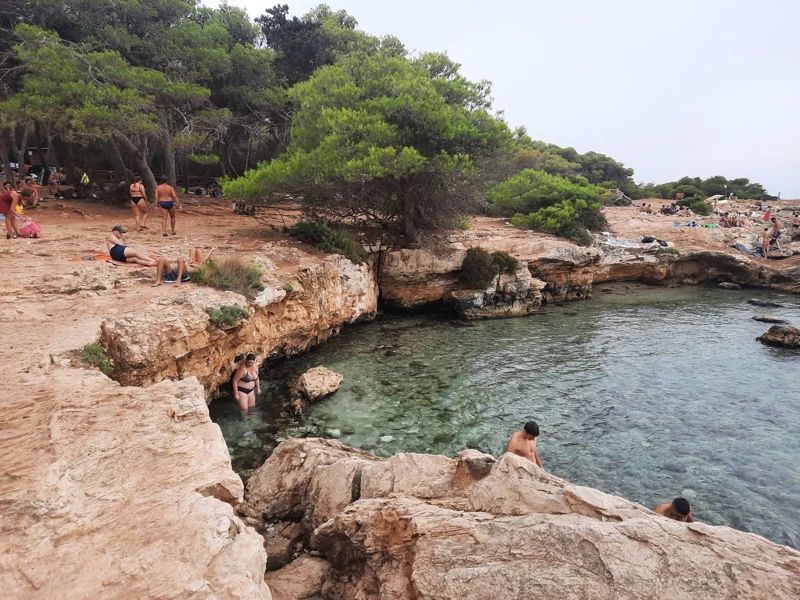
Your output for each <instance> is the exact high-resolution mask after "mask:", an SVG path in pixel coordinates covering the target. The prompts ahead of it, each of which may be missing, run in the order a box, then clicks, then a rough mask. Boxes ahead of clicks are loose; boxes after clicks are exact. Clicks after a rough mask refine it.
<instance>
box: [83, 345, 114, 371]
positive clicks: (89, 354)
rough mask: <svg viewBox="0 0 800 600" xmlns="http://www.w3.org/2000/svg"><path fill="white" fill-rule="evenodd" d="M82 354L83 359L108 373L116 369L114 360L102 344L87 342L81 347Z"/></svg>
mask: <svg viewBox="0 0 800 600" xmlns="http://www.w3.org/2000/svg"><path fill="white" fill-rule="evenodd" d="M81 356H82V357H83V360H85V361H86V362H87V363H89V364H90V365H92V366H93V367H97V368H98V369H100V370H101V371H102V372H103V373H105V374H106V375H108V374H109V373H111V371H112V370H113V369H114V361H113V360H112V359H111V358H109V357H108V355H107V354H106V349H105V348H103V347H102V346H101V345H100V344H97V343H94V344H86V345H85V346H84V347H83V348H81Z"/></svg>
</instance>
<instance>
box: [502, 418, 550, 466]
mask: <svg viewBox="0 0 800 600" xmlns="http://www.w3.org/2000/svg"><path fill="white" fill-rule="evenodd" d="M538 438H539V425H538V424H537V423H536V421H528V422H527V423H525V427H523V428H522V429H521V430H520V431H515V432H514V433H513V434H512V435H511V439H510V440H509V441H508V448H506V452H511V453H512V454H516V455H517V456H524V457H525V458H527V459H528V460H529V461H531V462H533V463H536V465H537V466H538V467H539V468H540V469H544V467H543V466H542V461H541V460H539V453H538V452H537V451H536V442H537V440H538Z"/></svg>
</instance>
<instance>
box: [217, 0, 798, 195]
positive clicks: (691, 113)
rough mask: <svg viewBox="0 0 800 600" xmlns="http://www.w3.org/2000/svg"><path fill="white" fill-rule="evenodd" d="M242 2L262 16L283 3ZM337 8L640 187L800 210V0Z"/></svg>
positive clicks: (369, 2)
mask: <svg viewBox="0 0 800 600" xmlns="http://www.w3.org/2000/svg"><path fill="white" fill-rule="evenodd" d="M205 1H206V4H208V5H215V4H216V1H215V0H205ZM229 3H230V4H232V5H236V6H240V7H243V8H246V9H247V11H248V13H249V14H250V16H251V18H254V17H256V16H258V15H260V14H262V13H263V12H264V9H265V8H267V7H269V6H272V5H273V4H277V3H278V0H266V2H265V1H264V0H230V2H229ZM281 3H286V4H288V5H289V9H290V11H291V13H292V14H297V15H302V14H303V13H305V12H307V11H308V10H309V8H311V7H312V6H315V5H316V4H318V2H308V1H303V2H300V1H294V2H293V1H291V0H281ZM328 4H329V5H330V6H331V7H332V8H333V9H335V10H338V9H341V8H344V9H345V10H346V11H347V12H348V13H350V14H351V15H353V16H354V17H356V18H357V19H358V22H359V28H360V29H363V30H365V31H367V32H369V33H371V34H374V35H386V34H393V35H396V36H397V37H398V38H400V40H401V41H402V42H403V43H404V44H405V45H406V47H407V48H408V49H410V50H417V51H447V53H448V54H449V55H450V57H451V58H452V59H454V60H456V61H457V62H459V63H461V64H462V65H463V67H462V71H463V73H465V74H466V75H467V76H468V77H469V78H471V79H475V80H477V79H488V80H489V81H491V82H492V84H493V86H492V89H493V96H494V98H495V108H496V109H498V110H504V111H505V115H506V120H507V121H508V123H509V125H511V126H512V127H515V126H518V125H524V126H525V127H526V128H527V130H528V133H529V134H530V135H531V136H532V137H533V138H534V139H541V140H544V141H547V142H552V143H555V144H559V145H561V146H574V147H575V148H576V149H577V150H578V151H579V152H585V151H587V150H595V151H597V152H602V153H604V154H608V155H610V156H612V157H614V158H615V159H617V160H619V161H622V162H624V163H625V164H626V165H627V166H629V167H632V168H634V169H635V171H636V174H635V179H636V180H637V181H656V182H663V181H672V180H675V179H678V178H680V177H682V176H684V175H690V176H700V177H703V178H705V177H709V176H711V175H725V176H726V177H730V178H734V177H748V178H750V180H751V181H758V182H759V183H762V184H764V185H765V186H766V187H767V189H768V190H769V191H770V193H773V194H777V193H779V192H780V193H781V197H782V198H800V33H798V26H799V25H800V0H669V1H656V0H558V1H553V0H494V1H489V2H487V1H485V0H484V1H481V2H478V1H476V0H459V1H456V0H427V1H423V0H403V1H400V0H396V1H393V2H386V1H383V0H330V1H329V2H328Z"/></svg>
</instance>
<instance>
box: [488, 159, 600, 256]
mask: <svg viewBox="0 0 800 600" xmlns="http://www.w3.org/2000/svg"><path fill="white" fill-rule="evenodd" d="M606 193H607V192H606V190H604V189H602V188H600V187H597V186H594V185H591V184H589V182H588V181H587V180H586V179H585V178H583V177H574V176H573V177H570V178H564V177H557V176H554V175H549V174H547V173H545V172H544V171H534V170H531V169H526V170H524V171H522V172H521V173H520V174H519V175H517V176H516V177H512V178H511V179H509V180H508V181H505V182H503V183H501V184H498V185H496V186H495V187H494V188H492V189H491V190H490V192H489V196H490V197H491V199H492V212H493V213H494V214H498V215H502V216H506V217H507V216H510V215H512V214H513V215H514V216H513V218H512V220H511V221H512V223H514V224H515V225H518V226H521V227H529V228H531V229H536V230H538V231H543V232H545V233H552V234H554V235H558V236H561V237H566V238H567V239H570V240H573V241H575V242H576V243H578V244H580V245H589V244H591V242H592V237H591V235H590V234H589V233H588V232H587V229H588V230H590V231H600V230H601V229H603V228H605V227H606V226H607V222H606V220H605V217H604V216H603V214H602V213H601V212H600V202H601V199H602V198H603V197H604V195H605V194H606Z"/></svg>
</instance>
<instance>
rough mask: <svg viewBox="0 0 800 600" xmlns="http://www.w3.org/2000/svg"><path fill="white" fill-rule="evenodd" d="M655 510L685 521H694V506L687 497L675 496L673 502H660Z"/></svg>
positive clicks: (663, 514) (671, 517) (664, 515)
mask: <svg viewBox="0 0 800 600" xmlns="http://www.w3.org/2000/svg"><path fill="white" fill-rule="evenodd" d="M653 512H654V513H657V514H659V515H661V516H663V517H667V518H670V519H675V520H676V521H681V522H683V523H694V517H692V507H691V505H690V504H689V501H688V500H687V499H686V498H675V500H673V501H672V502H666V503H664V504H659V505H658V506H656V507H655V508H654V509H653Z"/></svg>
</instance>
